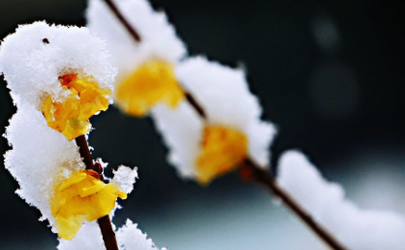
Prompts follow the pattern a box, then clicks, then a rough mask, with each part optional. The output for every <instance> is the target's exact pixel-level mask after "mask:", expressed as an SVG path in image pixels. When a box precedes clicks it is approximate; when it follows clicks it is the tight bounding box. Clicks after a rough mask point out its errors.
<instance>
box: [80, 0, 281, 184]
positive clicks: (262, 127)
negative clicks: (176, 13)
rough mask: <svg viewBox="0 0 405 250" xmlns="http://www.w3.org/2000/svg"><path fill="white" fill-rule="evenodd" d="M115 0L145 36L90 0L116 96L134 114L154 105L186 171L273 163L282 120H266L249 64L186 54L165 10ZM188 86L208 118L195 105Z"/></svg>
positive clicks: (176, 161) (190, 174)
mask: <svg viewBox="0 0 405 250" xmlns="http://www.w3.org/2000/svg"><path fill="white" fill-rule="evenodd" d="M114 2H116V4H117V5H118V8H119V9H120V10H121V11H122V13H123V14H124V15H125V17H126V18H127V20H128V22H129V23H130V24H131V25H133V27H134V28H136V30H137V31H138V32H139V34H140V36H141V39H140V40H139V41H137V42H136V41H134V39H133V38H131V37H130V36H129V34H128V33H127V32H126V30H125V29H124V27H123V26H122V25H121V24H120V23H119V21H118V20H117V19H116V18H115V17H114V16H113V14H112V13H111V11H110V10H109V9H108V7H107V5H106V4H105V3H103V1H100V0H91V1H90V4H89V8H88V10H87V19H88V25H87V26H88V27H89V29H90V30H92V31H93V32H95V33H97V35H99V36H100V37H102V38H104V39H105V40H106V43H107V47H108V48H110V49H111V51H113V52H114V53H113V55H112V61H113V63H114V65H116V66H117V67H118V77H117V81H116V85H115V94H114V102H115V104H116V105H117V106H118V107H119V108H121V110H122V111H123V112H124V113H126V114H128V115H133V116H141V115H145V114H147V113H148V111H150V113H151V114H152V117H153V118H154V120H155V121H156V125H157V127H158V129H159V130H160V131H161V133H162V135H163V138H164V140H165V142H166V144H167V145H168V146H169V148H170V153H169V157H168V159H169V161H170V162H171V163H172V164H173V165H174V166H175V167H176V168H177V169H178V171H179V173H180V175H181V176H183V177H185V178H191V179H195V180H197V181H198V182H199V183H201V184H207V183H209V182H211V181H212V180H213V179H215V178H216V177H219V176H221V175H223V174H226V173H228V172H230V171H232V170H234V169H236V168H238V166H239V165H241V164H242V163H243V162H244V160H246V159H251V160H253V161H255V162H256V163H257V164H258V165H260V166H261V167H263V168H266V167H267V165H268V160H269V153H268V152H269V145H270V143H271V141H272V139H273V137H274V135H275V128H274V126H273V125H272V124H271V123H269V122H264V121H261V119H260V118H261V108H260V105H259V102H258V100H257V98H256V97H255V96H254V95H252V94H251V93H250V91H249V88H248V84H247V81H246V76H245V73H244V72H243V70H240V69H232V68H229V67H227V66H223V65H221V64H219V63H216V62H211V61H208V60H207V59H205V58H204V57H191V58H185V54H186V50H185V46H184V44H183V43H182V42H181V40H180V39H179V38H178V37H177V36H176V34H175V31H174V28H173V27H172V26H171V25H170V24H169V23H168V21H167V18H166V17H165V16H164V14H162V13H158V12H155V11H153V9H152V8H151V6H150V4H149V3H148V2H147V1H145V0H133V1H114ZM187 94H190V95H191V96H193V97H194V98H195V99H196V100H197V101H198V103H199V104H200V105H201V106H202V107H201V108H202V109H203V110H204V111H205V112H206V116H207V117H206V119H205V118H202V117H201V116H199V115H198V114H197V113H196V112H195V111H194V110H192V109H191V107H190V106H189V104H188V103H187V100H186V95H187Z"/></svg>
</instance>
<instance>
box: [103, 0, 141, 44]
mask: <svg viewBox="0 0 405 250" xmlns="http://www.w3.org/2000/svg"><path fill="white" fill-rule="evenodd" d="M104 2H105V3H106V4H107V6H108V7H109V8H110V10H111V12H112V13H114V15H115V17H116V18H117V19H118V20H119V21H120V22H121V23H122V25H123V26H124V27H125V29H126V30H127V31H128V33H129V34H130V35H131V36H132V38H133V39H134V40H135V42H137V43H140V42H141V40H142V39H141V36H140V35H139V33H138V31H136V29H135V28H134V27H132V25H131V24H130V23H129V22H128V20H127V19H126V18H125V17H124V15H123V14H122V13H121V12H120V10H119V9H118V7H117V5H116V4H115V3H114V2H113V0H104Z"/></svg>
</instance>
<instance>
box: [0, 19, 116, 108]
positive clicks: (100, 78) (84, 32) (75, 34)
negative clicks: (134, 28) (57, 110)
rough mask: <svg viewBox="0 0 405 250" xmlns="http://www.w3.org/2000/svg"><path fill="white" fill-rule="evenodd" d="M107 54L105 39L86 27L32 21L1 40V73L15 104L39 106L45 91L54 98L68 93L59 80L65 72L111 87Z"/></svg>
mask: <svg viewBox="0 0 405 250" xmlns="http://www.w3.org/2000/svg"><path fill="white" fill-rule="evenodd" d="M45 39H46V40H45ZM108 57H109V55H108V53H107V52H106V48H105V44H104V42H102V41H101V40H100V39H99V38H97V37H95V36H93V35H91V34H90V32H89V30H88V29H87V28H78V27H65V26H55V25H48V24H47V23H45V22H35V23H33V24H29V25H20V26H19V27H18V28H17V30H16V32H15V33H13V34H11V35H9V36H7V37H6V38H5V39H4V41H3V42H2V44H1V48H0V72H2V73H3V75H4V77H5V79H6V81H7V87H8V88H9V89H10V90H11V95H12V97H13V101H14V103H15V104H16V105H17V106H18V104H20V102H28V103H30V104H31V105H34V106H35V107H36V108H37V109H39V107H40V105H41V104H42V98H43V97H44V94H45V93H48V94H50V95H51V96H52V98H53V100H54V101H63V100H64V98H65V97H66V96H67V95H68V92H69V91H68V90H66V89H64V88H63V87H62V86H61V84H60V82H59V80H58V77H59V76H61V75H64V74H66V73H79V74H80V75H83V76H93V77H94V79H95V80H96V81H97V82H98V83H99V85H100V87H101V88H110V89H111V90H112V83H113V81H114V77H115V74H116V69H115V68H114V67H112V66H111V64H110V63H109V60H108Z"/></svg>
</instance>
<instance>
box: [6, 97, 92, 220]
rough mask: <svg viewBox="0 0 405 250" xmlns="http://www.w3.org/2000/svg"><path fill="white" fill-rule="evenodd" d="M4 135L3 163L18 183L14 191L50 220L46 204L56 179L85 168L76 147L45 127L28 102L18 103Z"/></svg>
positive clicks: (37, 112) (59, 134)
mask: <svg viewBox="0 0 405 250" xmlns="http://www.w3.org/2000/svg"><path fill="white" fill-rule="evenodd" d="M5 137H6V138H7V140H8V142H9V144H10V146H11V147H12V149H11V150H9V151H7V153H6V154H5V166H6V168H7V169H8V170H9V171H10V173H11V175H12V176H13V177H14V178H15V179H16V180H17V182H18V184H19V189H18V190H17V194H18V195H20V196H21V198H23V199H24V200H25V201H26V202H27V203H28V204H30V205H32V206H34V207H36V208H38V209H39V210H40V211H41V213H42V217H43V219H48V220H49V221H50V223H51V224H53V221H54V218H53V217H52V215H51V211H50V205H49V204H50V199H51V197H52V193H53V191H54V185H55V182H56V181H57V180H59V179H61V178H67V177H68V176H69V175H70V173H71V172H72V171H74V170H81V169H84V168H85V166H84V164H83V162H82V160H81V158H80V155H79V149H78V147H77V146H76V144H75V143H74V142H69V141H67V140H66V138H65V137H64V136H63V135H62V134H61V133H59V132H57V131H55V130H53V129H51V128H50V127H48V125H47V124H46V121H45V119H44V117H43V116H42V114H41V112H39V111H37V110H36V109H35V108H34V107H33V106H31V105H29V104H22V105H21V106H19V108H18V111H17V113H16V114H15V115H14V116H13V117H12V119H11V121H10V125H9V126H8V127H7V129H6V134H5Z"/></svg>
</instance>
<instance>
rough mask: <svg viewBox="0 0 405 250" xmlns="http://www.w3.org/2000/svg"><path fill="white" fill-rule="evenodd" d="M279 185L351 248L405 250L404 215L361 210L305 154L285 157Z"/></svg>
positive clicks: (280, 169) (352, 249)
mask: <svg viewBox="0 0 405 250" xmlns="http://www.w3.org/2000/svg"><path fill="white" fill-rule="evenodd" d="M277 182H278V183H279V185H280V187H282V188H283V189H284V190H286V191H287V192H288V193H289V194H290V195H291V197H293V198H294V199H295V200H296V201H297V202H298V203H299V204H300V205H301V206H302V207H303V208H304V209H305V210H306V211H308V212H309V214H310V215H311V216H312V217H313V218H314V219H315V220H316V221H317V222H318V223H319V224H321V225H322V226H323V227H324V228H325V229H326V230H327V231H328V232H330V233H331V234H332V235H334V236H335V237H336V238H337V239H338V241H340V242H341V243H342V244H344V245H345V246H347V247H348V249H351V250H380V249H390V250H400V249H404V246H405V238H404V237H403V234H402V232H404V230H405V218H404V217H403V216H402V215H399V214H398V213H396V212H392V211H377V210H364V209H361V208H359V207H358V206H357V205H356V204H354V203H353V202H351V201H350V200H347V199H346V198H345V192H344V190H343V188H342V187H341V186H340V185H339V184H336V183H333V182H329V181H327V180H325V179H324V178H323V177H322V176H321V174H320V173H319V171H318V170H317V169H316V168H315V167H314V166H313V165H312V164H311V163H310V162H309V161H308V159H307V158H306V156H305V155H303V154H302V153H300V152H298V151H287V152H285V153H284V154H283V156H282V157H281V159H280V163H279V176H278V177H277Z"/></svg>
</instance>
